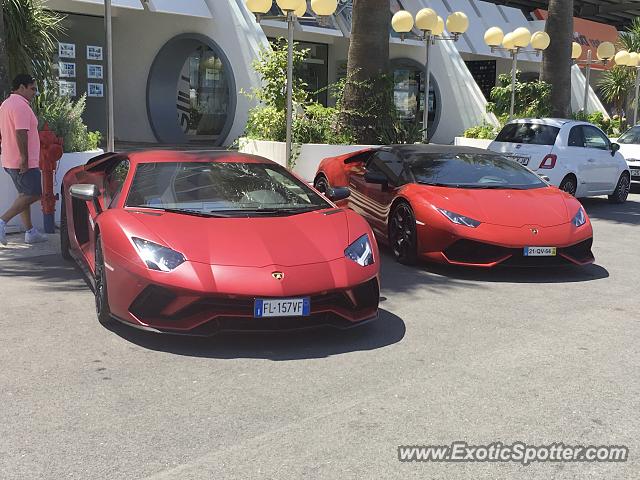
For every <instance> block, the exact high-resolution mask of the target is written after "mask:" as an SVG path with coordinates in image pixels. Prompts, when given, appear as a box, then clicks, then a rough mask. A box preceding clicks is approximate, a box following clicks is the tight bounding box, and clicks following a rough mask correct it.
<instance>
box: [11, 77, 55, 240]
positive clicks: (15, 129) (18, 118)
mask: <svg viewBox="0 0 640 480" xmlns="http://www.w3.org/2000/svg"><path fill="white" fill-rule="evenodd" d="M12 87H13V91H12V93H11V95H10V96H9V98H7V99H6V100H5V101H4V102H3V103H2V105H0V136H1V137H2V150H1V152H0V156H1V158H2V166H3V167H4V170H5V171H6V172H7V173H8V174H9V175H10V176H11V179H12V180H13V184H14V185H15V186H16V190H17V191H18V198H16V200H15V202H13V205H11V207H10V208H9V210H7V211H6V212H5V213H4V214H3V215H2V216H0V243H1V244H3V245H6V244H7V235H6V225H7V223H8V222H9V221H10V220H11V219H12V218H13V217H15V216H17V215H20V216H21V217H22V222H23V223H24V226H25V228H26V230H27V232H26V233H25V236H24V240H25V242H27V243H38V242H43V241H46V240H47V237H46V236H45V235H43V234H42V233H40V232H39V231H38V230H37V229H35V228H33V224H32V223H31V204H33V203H35V202H37V201H38V200H40V198H41V197H42V177H41V174H40V137H39V135H38V119H37V118H36V116H35V114H34V113H33V110H32V109H31V105H30V102H31V100H33V98H34V97H35V96H36V93H37V89H36V81H35V80H34V78H33V77H32V76H31V75H26V74H20V75H18V76H17V77H16V78H15V79H14V81H13V85H12Z"/></svg>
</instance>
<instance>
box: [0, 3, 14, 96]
mask: <svg viewBox="0 0 640 480" xmlns="http://www.w3.org/2000/svg"><path fill="white" fill-rule="evenodd" d="M4 3H5V2H4V0H0V102H1V101H2V100H4V98H5V96H7V94H8V93H9V90H10V89H11V80H10V79H9V57H8V56H7V39H6V37H5V34H4Z"/></svg>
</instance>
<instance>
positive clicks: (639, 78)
mask: <svg viewBox="0 0 640 480" xmlns="http://www.w3.org/2000/svg"><path fill="white" fill-rule="evenodd" d="M638 93H640V68H639V67H636V97H635V98H636V104H635V105H634V106H633V126H634V127H635V126H636V125H637V124H638Z"/></svg>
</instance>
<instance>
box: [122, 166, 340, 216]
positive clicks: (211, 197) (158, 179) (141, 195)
mask: <svg viewBox="0 0 640 480" xmlns="http://www.w3.org/2000/svg"><path fill="white" fill-rule="evenodd" d="M127 206H142V207H149V208H160V209H162V208H168V209H178V210H190V211H197V212H202V213H216V212H218V213H224V212H227V213H233V212H240V213H243V212H248V213H250V212H262V213H264V212H265V210H269V211H270V213H273V214H278V213H287V214H288V213H296V212H301V211H309V210H316V209H319V208H329V207H330V205H329V203H327V202H326V201H325V200H324V199H323V198H322V197H320V196H319V195H318V194H316V193H315V192H314V191H313V190H311V188H309V187H308V186H307V185H306V184H304V183H303V182H301V181H299V180H298V179H296V178H295V177H294V176H292V175H291V174H290V173H289V172H288V171H287V170H286V169H284V168H283V167H281V166H279V165H271V164H263V163H240V162H167V163H164V162H162V163H144V164H140V165H138V167H137V169H136V173H135V176H134V178H133V183H132V185H131V189H130V191H129V196H128V198H127Z"/></svg>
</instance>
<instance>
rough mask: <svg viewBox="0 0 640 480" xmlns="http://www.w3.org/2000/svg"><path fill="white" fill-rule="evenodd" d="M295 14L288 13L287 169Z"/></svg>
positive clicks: (288, 163) (291, 112) (291, 103)
mask: <svg viewBox="0 0 640 480" xmlns="http://www.w3.org/2000/svg"><path fill="white" fill-rule="evenodd" d="M294 20H295V19H294V15H293V12H287V33H288V44H287V47H288V49H287V150H286V152H287V167H289V166H290V165H291V136H292V135H291V134H292V126H293V22H294Z"/></svg>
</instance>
